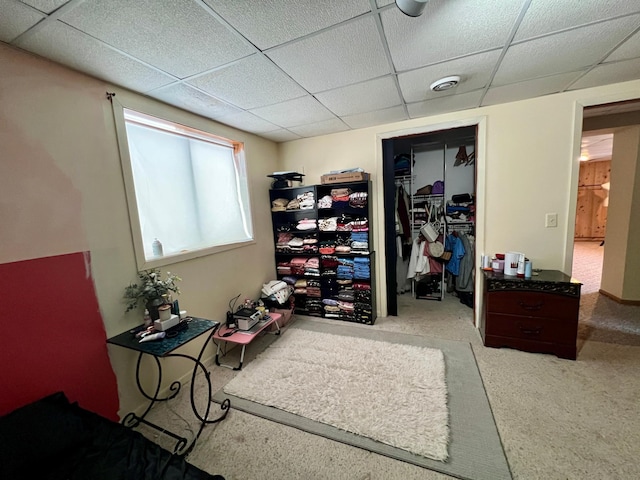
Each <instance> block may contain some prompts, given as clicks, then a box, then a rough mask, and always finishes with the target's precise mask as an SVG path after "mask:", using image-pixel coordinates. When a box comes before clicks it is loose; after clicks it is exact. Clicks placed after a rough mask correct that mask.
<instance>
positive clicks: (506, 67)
mask: <svg viewBox="0 0 640 480" xmlns="http://www.w3.org/2000/svg"><path fill="white" fill-rule="evenodd" d="M0 12H1V13H0V41H2V42H5V43H7V44H9V45H12V46H14V47H17V48H20V49H23V50H26V51H29V52H32V53H34V54H37V55H40V56H42V57H45V58H48V59H51V60H53V61H54V62H57V63H60V64H63V65H66V66H68V67H70V68H73V69H76V70H79V71H81V72H85V73H87V74H89V75H92V76H95V77H97V78H100V79H103V80H106V81H108V82H111V83H113V84H116V85H120V86H122V87H126V88H129V89H131V90H134V91H137V92H139V93H141V94H144V95H147V96H150V97H154V98H156V99H159V100H161V101H163V102H166V103H169V104H172V105H175V106H178V107H180V108H183V109H185V110H189V111H192V112H194V113H197V114H199V115H203V116H205V117H208V118H211V119H213V120H216V121H218V122H221V123H224V124H227V125H230V126H233V127H236V128H239V129H242V130H246V131H248V132H252V133H255V134H257V135H260V136H262V137H265V138H269V139H271V140H274V141H276V142H282V141H289V140H294V139H297V138H303V137H313V136H317V135H323V134H328V133H334V132H340V131H346V130H351V129H357V128H362V127H368V126H374V125H379V124H384V123H390V122H396V121H401V120H407V119H411V118H419V117H425V116H430V115H435V114H440V113H445V112H449V111H454V110H463V109H471V108H475V107H479V106H485V105H494V104H499V103H505V102H511V101H516V100H521V99H525V98H532V97H537V96H541V95H548V94H553V93H557V92H563V91H568V90H575V89H581V88H587V87H594V86H599V85H605V84H608V83H616V82H622V81H627V80H635V79H640V33H639V31H640V2H638V1H637V0H608V1H606V2H603V1H602V0H430V1H429V2H428V3H427V5H426V9H425V11H424V13H423V14H422V15H421V16H420V17H417V18H411V17H408V16H406V15H404V14H403V13H401V12H400V11H399V10H398V8H397V7H396V6H395V4H394V2H393V0H321V1H318V0H298V1H293V0H174V1H168V0H162V1H160V0H137V1H131V0H69V1H67V0H23V1H18V0H0ZM450 75H459V76H460V77H461V78H462V81H461V82H460V84H459V85H458V86H457V87H455V88H454V89H451V90H447V91H444V92H440V93H435V92H432V91H430V90H429V85H430V84H431V83H433V82H434V81H435V80H437V79H439V78H441V77H446V76H450ZM639 94H640V92H639ZM639 96H640V95H639Z"/></svg>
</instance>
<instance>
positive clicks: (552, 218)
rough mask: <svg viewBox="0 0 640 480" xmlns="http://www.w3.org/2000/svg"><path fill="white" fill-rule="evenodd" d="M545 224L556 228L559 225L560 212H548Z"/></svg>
mask: <svg viewBox="0 0 640 480" xmlns="http://www.w3.org/2000/svg"><path fill="white" fill-rule="evenodd" d="M544 226H545V227H547V228H555V227H557V226H558V214H557V213H547V214H546V215H545V217H544Z"/></svg>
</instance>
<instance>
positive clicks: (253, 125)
mask: <svg viewBox="0 0 640 480" xmlns="http://www.w3.org/2000/svg"><path fill="white" fill-rule="evenodd" d="M217 121H218V122H220V123H224V124H225V125H229V126H230V127H234V128H238V129H240V130H244V131H245V132H252V133H264V132H272V131H274V130H280V127H278V126H277V125H274V124H273V123H270V122H268V121H266V120H264V119H262V118H259V117H257V116H255V115H253V114H252V113H250V112H239V113H234V114H231V115H225V116H223V117H220V118H219V119H217Z"/></svg>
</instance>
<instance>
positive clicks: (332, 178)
mask: <svg viewBox="0 0 640 480" xmlns="http://www.w3.org/2000/svg"><path fill="white" fill-rule="evenodd" d="M365 180H369V174H368V173H366V172H346V173H329V174H327V175H322V176H321V177H320V183H321V184H329V183H344V182H363V181H365Z"/></svg>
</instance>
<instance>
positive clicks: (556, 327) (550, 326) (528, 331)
mask: <svg viewBox="0 0 640 480" xmlns="http://www.w3.org/2000/svg"><path fill="white" fill-rule="evenodd" d="M577 321H578V319H577V317H576V319H575V320H573V321H572V320H558V319H554V318H540V317H528V316H522V315H507V314H501V313H491V314H489V315H488V316H487V321H486V325H485V333H486V335H494V336H499V337H507V338H519V339H526V340H532V341H538V342H552V343H562V344H574V345H575V343H576V331H577Z"/></svg>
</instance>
